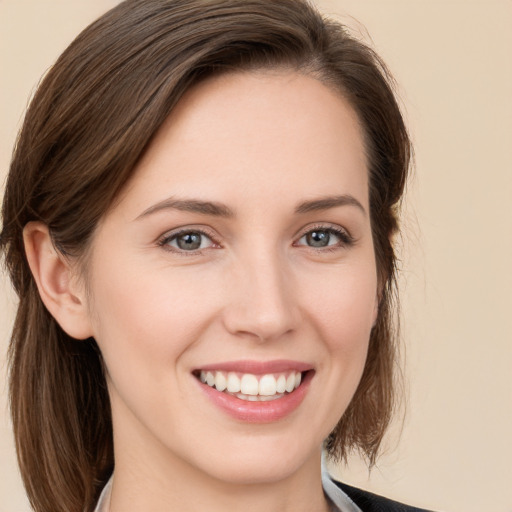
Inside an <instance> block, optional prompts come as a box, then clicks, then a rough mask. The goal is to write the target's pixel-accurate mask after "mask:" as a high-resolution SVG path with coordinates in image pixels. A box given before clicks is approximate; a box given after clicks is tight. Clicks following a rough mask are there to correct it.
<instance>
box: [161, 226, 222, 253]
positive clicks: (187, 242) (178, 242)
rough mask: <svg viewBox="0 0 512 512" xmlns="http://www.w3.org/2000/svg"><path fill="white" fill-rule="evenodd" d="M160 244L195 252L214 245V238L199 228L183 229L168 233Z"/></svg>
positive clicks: (169, 247) (180, 250)
mask: <svg viewBox="0 0 512 512" xmlns="http://www.w3.org/2000/svg"><path fill="white" fill-rule="evenodd" d="M159 245H160V246H162V247H164V248H168V249H170V250H175V251H179V252H182V251H185V252H194V251H200V250H201V249H207V248H208V247H212V246H214V245H215V244H214V242H213V241H212V239H211V238H210V237H209V236H208V235H207V234H206V233H203V232H202V231H199V230H191V229H187V230H182V231H179V232H178V233H172V234H170V235H166V236H165V237H164V238H163V239H162V240H160V242H159Z"/></svg>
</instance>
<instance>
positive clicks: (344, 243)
mask: <svg viewBox="0 0 512 512" xmlns="http://www.w3.org/2000/svg"><path fill="white" fill-rule="evenodd" d="M315 231H316V232H319V231H321V232H325V233H328V234H329V235H335V236H336V237H338V238H339V240H340V242H339V243H336V244H332V245H327V246H324V247H314V246H310V245H306V244H299V243H298V242H299V241H300V240H302V239H303V238H304V237H306V236H307V235H308V234H311V233H314V232H315ZM185 234H197V235H200V236H202V237H206V238H208V239H209V240H210V241H211V242H212V245H211V246H209V247H207V248H203V249H201V248H199V249H194V250H190V251H188V250H185V249H180V248H178V247H172V246H171V245H170V243H171V242H172V241H174V240H177V239H178V238H179V237H180V236H181V235H185ZM354 243H355V239H354V238H353V237H352V235H350V234H349V233H348V232H347V231H346V230H344V229H341V228H338V227H334V226H325V225H323V224H318V225H315V226H312V227H309V228H308V229H307V230H306V231H303V232H302V234H301V235H300V237H299V238H298V239H297V241H296V242H294V243H293V245H294V246H295V247H297V246H299V247H308V248H309V249H312V250H314V251H316V252H325V251H335V250H337V249H339V248H343V247H350V246H352V245H354ZM157 245H158V246H159V247H162V248H163V249H164V250H167V251H169V252H173V253H175V254H179V255H182V256H196V255H201V254H202V253H203V251H204V250H205V249H210V248H212V247H213V248H219V247H221V245H220V243H218V242H217V241H216V239H215V236H214V235H213V233H210V232H208V231H206V230H204V229H200V228H189V227H187V228H183V229H180V230H178V231H174V232H172V233H168V234H165V235H164V236H162V237H161V238H160V239H159V240H158V242H157Z"/></svg>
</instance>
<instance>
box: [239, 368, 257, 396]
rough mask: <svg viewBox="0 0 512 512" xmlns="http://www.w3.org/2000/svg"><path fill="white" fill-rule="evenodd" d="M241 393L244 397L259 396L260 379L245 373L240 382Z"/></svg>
mask: <svg viewBox="0 0 512 512" xmlns="http://www.w3.org/2000/svg"><path fill="white" fill-rule="evenodd" d="M240 391H241V392H242V393H243V394H244V395H257V394H258V379H257V377H256V375H252V374H250V373H245V374H244V375H243V376H242V380H241V381H240Z"/></svg>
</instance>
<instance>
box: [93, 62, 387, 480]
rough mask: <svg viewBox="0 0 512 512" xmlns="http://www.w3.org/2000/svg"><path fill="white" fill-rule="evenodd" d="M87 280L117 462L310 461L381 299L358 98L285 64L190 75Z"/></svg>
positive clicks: (113, 214) (229, 474)
mask: <svg viewBox="0 0 512 512" xmlns="http://www.w3.org/2000/svg"><path fill="white" fill-rule="evenodd" d="M88 279H89V282H88V286H89V294H88V297H89V301H90V302H89V304H88V306H89V316H90V325H91V333H92V335H93V336H94V337H95V338H96V340H97V342H98V344H99V346H100V349H101V351H102V354H103V357H104V360H105V365H106V368H107V380H108V385H109V392H110V396H111V402H112V412H113V422H114V434H115V450H116V466H117V467H121V465H122V464H133V463H132V462H131V461H137V462H138V465H139V466H140V467H144V468H145V470H146V471H148V472H150V473H151V472H152V471H154V472H159V471H161V470H163V469H164V468H178V467H179V468H180V471H185V470H186V471H191V472H192V473H191V474H196V475H199V474H202V475H203V476H210V477H214V478H217V479H220V480H224V481H229V482H238V483H242V482H268V481H274V480H276V479H280V478H284V477H286V476H289V475H291V474H293V473H294V472H297V471H300V470H301V469H304V468H315V471H317V470H318V463H319V454H320V449H321V444H322V441H323V439H324V438H325V437H326V436H327V435H328V434H329V432H330V431H331V430H332V428H333V427H334V426H335V425H336V423H337V422H338V420H339V418H340V417H341V415H342V414H343V412H344V411H345V409H346V407H347V405H348V403H349V402H350V400H351V398H352V396H353V394H354V392H355V389H356V387H357V385H358V382H359V379H360V377H361V373H362V371H363V367H364V363H365V358H366V353H367V346H368V340H369V336H370V331H371V328H372V326H373V323H374V321H375V318H376V314H377V277H376V266H375V259H374V251H373V244H372V236H371V229H370V218H369V204H368V182H367V167H366V161H365V153H364V148H363V142H362V137H361V133H360V128H359V126H358V122H357V119H356V116H355V114H354V112H353V111H352V109H351V108H350V106H349V105H348V103H347V102H346V101H345V100H344V99H343V98H342V97H341V96H340V95H339V94H337V93H335V92H333V91H332V90H331V89H329V88H327V87H326V86H324V85H323V84H322V83H320V82H319V81H317V80H315V79H313V78H311V77H308V76H304V75H301V74H298V73H294V72H285V71H282V72H257V73H256V72H254V73H238V74H230V75H224V76H221V77H218V78H214V79H210V80H208V81H206V82H204V83H202V84H200V85H199V86H196V87H195V88H193V89H192V90H190V91H189V92H188V93H187V95H186V96H185V97H184V98H183V99H182V100H181V102H180V103H179V104H178V106H177V108H176V109H175V110H174V111H173V113H172V115H171V116H170V117H169V119H167V121H166V123H165V124H164V126H163V127H162V128H161V129H160V131H159V132H158V134H157V136H156V138H155V139H154V141H153V142H152V144H151V146H150V147H149V150H148V151H147V153H146V154H145V156H144V157H143V159H142V161H141V162H140V164H139V165H138V168H137V169H136V173H135V176H134V178H133V179H132V180H131V181H130V182H129V184H128V185H127V186H126V188H125V190H124V193H123V194H122V195H121V197H120V201H119V203H117V204H116V206H115V207H114V208H113V210H111V211H110V212H109V213H108V215H106V217H105V218H104V219H103V221H102V222H101V223H100V225H99V226H98V228H97V231H96V233H95V237H94V240H93V244H92V250H91V256H90V262H89V267H88ZM299 376H300V379H301V384H300V385H298V387H296V386H297V384H298V380H299ZM205 379H206V380H207V382H202V381H204V380H205ZM214 386H217V387H218V388H219V389H216V387H214ZM226 386H227V387H228V388H227V389H225V387H226ZM240 386H241V388H240ZM228 390H230V391H228Z"/></svg>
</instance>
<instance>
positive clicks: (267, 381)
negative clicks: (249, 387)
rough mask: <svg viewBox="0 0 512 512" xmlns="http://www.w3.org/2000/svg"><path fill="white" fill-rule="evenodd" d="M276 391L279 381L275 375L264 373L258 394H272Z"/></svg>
mask: <svg viewBox="0 0 512 512" xmlns="http://www.w3.org/2000/svg"><path fill="white" fill-rule="evenodd" d="M299 375H300V374H299ZM276 391H277V383H276V379H275V377H274V376H273V375H263V377H261V379H260V384H259V387H258V394H259V395H263V396H272V395H275V394H276Z"/></svg>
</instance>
